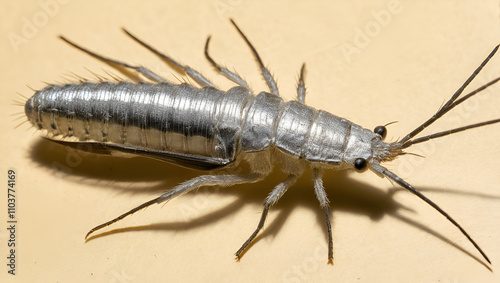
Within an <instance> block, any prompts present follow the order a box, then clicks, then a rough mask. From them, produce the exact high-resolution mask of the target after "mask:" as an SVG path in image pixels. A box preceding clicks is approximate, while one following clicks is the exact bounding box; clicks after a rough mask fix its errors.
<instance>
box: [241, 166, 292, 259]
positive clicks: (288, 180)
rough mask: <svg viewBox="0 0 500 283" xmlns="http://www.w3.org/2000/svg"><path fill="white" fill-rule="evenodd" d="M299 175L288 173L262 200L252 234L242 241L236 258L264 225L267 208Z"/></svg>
mask: <svg viewBox="0 0 500 283" xmlns="http://www.w3.org/2000/svg"><path fill="white" fill-rule="evenodd" d="M299 176H300V175H288V177H287V178H286V179H285V181H283V182H281V183H280V184H279V185H277V186H276V187H274V189H273V190H272V191H271V193H270V194H269V196H267V198H266V201H265V202H264V210H263V211H262V215H261V217H260V221H259V224H258V225H257V229H255V231H254V232H253V233H252V235H251V236H250V237H249V238H248V240H246V241H245V243H243V245H242V246H241V248H240V249H239V250H238V251H237V252H236V254H235V255H236V260H239V259H240V258H241V254H242V253H243V251H244V250H245V249H246V247H247V246H248V245H249V244H250V243H251V242H252V240H253V239H254V238H255V236H257V234H258V233H259V231H260V230H261V229H262V227H263V226H264V222H265V221H266V217H267V213H268V212H269V208H270V207H271V206H273V205H274V204H276V203H277V202H278V200H279V199H280V198H281V197H282V196H283V194H285V192H286V191H287V190H288V188H290V186H291V185H293V184H294V183H295V181H297V179H298V178H299Z"/></svg>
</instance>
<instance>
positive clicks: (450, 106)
mask: <svg viewBox="0 0 500 283" xmlns="http://www.w3.org/2000/svg"><path fill="white" fill-rule="evenodd" d="M499 47H500V44H499V45H497V46H495V48H493V50H492V51H491V52H490V54H489V55H488V57H486V59H484V61H483V62H482V63H481V65H479V67H477V69H476V70H475V71H474V72H473V73H472V74H471V75H470V77H469V78H468V79H467V80H466V81H465V82H464V83H463V84H462V86H461V87H460V88H459V89H458V90H457V91H456V92H455V93H454V94H453V96H452V97H451V98H450V99H449V100H448V101H447V102H446V103H445V104H444V105H443V107H441V108H440V109H439V110H438V111H437V112H436V114H434V115H433V116H432V117H431V118H429V119H428V120H427V121H425V122H424V123H423V124H422V125H420V126H418V127H417V128H416V129H415V130H413V131H411V132H410V133H409V134H408V135H406V136H405V137H404V138H403V139H401V140H400V141H399V143H402V144H404V143H405V142H407V141H408V140H410V139H411V138H413V137H414V136H416V135H417V134H418V133H420V132H421V131H423V130H424V129H425V128H427V127H428V126H429V125H431V124H432V123H434V122H435V121H436V120H437V119H439V118H440V117H441V116H443V115H444V114H446V113H447V112H448V111H450V110H451V109H453V108H454V107H455V106H457V105H458V104H460V103H461V102H463V101H465V100H466V99H468V98H470V97H472V96H473V95H475V94H476V93H479V92H480V91H482V90H484V89H485V88H487V87H489V86H490V85H492V84H494V83H496V82H498V81H499V80H500V78H497V79H495V80H493V81H491V82H489V83H487V84H486V85H484V86H482V87H480V88H478V89H477V90H475V91H473V92H471V93H469V94H468V95H467V96H465V97H463V98H462V99H460V100H457V98H458V97H459V96H460V94H462V92H463V91H464V89H465V88H466V87H467V86H468V85H469V84H470V82H471V81H472V80H473V79H474V78H475V77H476V76H477V75H478V74H479V72H481V70H482V69H483V67H484V66H485V65H486V64H487V63H488V62H489V61H490V59H491V58H492V57H493V55H495V53H496V52H497V50H498V48H499ZM455 100H457V101H455Z"/></svg>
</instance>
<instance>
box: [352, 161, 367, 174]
mask: <svg viewBox="0 0 500 283" xmlns="http://www.w3.org/2000/svg"><path fill="white" fill-rule="evenodd" d="M366 165H367V164H366V159H364V158H356V160H354V168H356V170H357V171H358V172H361V171H363V170H365V169H366Z"/></svg>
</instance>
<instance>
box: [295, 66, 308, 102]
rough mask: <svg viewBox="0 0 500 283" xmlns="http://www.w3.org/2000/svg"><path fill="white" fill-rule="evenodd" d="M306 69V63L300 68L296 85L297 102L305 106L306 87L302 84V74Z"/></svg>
mask: <svg viewBox="0 0 500 283" xmlns="http://www.w3.org/2000/svg"><path fill="white" fill-rule="evenodd" d="M305 69H306V63H304V64H302V67H301V68H300V75H299V82H298V83H297V100H298V101H299V102H302V104H305V102H306V86H305V83H304V72H305Z"/></svg>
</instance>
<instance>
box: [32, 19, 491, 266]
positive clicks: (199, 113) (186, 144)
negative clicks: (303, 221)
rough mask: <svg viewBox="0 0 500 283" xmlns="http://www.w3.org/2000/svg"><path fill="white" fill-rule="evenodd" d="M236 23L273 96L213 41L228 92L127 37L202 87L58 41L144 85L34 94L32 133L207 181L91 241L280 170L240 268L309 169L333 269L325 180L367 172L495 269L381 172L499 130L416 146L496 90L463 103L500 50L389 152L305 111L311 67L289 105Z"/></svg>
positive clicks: (323, 115) (174, 192)
mask: <svg viewBox="0 0 500 283" xmlns="http://www.w3.org/2000/svg"><path fill="white" fill-rule="evenodd" d="M231 23H232V24H233V26H234V27H235V28H236V30H237V31H238V33H239V34H240V35H241V37H242V38H243V39H244V41H245V42H246V44H247V45H248V47H249V48H250V49H251V52H252V53H253V56H254V57H255V58H256V60H257V62H258V65H259V67H260V70H261V73H262V76H263V77H264V80H265V82H266V83H267V86H268V88H269V92H267V91H262V92H260V93H258V94H256V95H255V94H254V93H253V91H252V90H251V89H250V87H249V86H248V84H247V82H245V80H243V79H242V78H241V77H240V76H239V75H238V74H236V73H235V72H232V71H230V70H228V69H227V68H225V67H222V66H221V65H219V64H218V63H217V62H215V61H214V60H213V59H212V57H211V56H210V55H209V52H208V50H209V43H210V37H208V38H207V41H206V44H205V56H206V58H207V59H208V61H209V62H210V63H211V64H212V65H213V66H214V67H215V68H216V69H217V71H218V72H219V73H220V74H222V75H224V76H225V77H227V78H228V79H230V80H231V81H233V82H234V83H236V84H237V86H235V87H232V88H230V89H229V90H227V91H223V90H219V89H217V88H216V87H215V86H214V85H213V84H212V83H211V82H210V81H209V80H208V79H206V78H205V77H204V76H203V75H202V74H201V73H199V72H197V71H195V70H194V69H192V68H190V67H189V66H187V65H183V64H180V63H178V62H177V61H176V60H174V59H172V58H171V57H169V56H167V55H165V54H163V53H160V52H159V51H158V50H156V49H155V48H153V47H151V46H150V45H148V44H147V43H145V42H144V41H142V40H140V39H139V38H138V37H136V36H134V35H133V34H131V33H130V32H128V31H127V30H125V29H123V30H124V32H125V33H126V34H127V35H128V36H130V37H131V38H132V39H133V40H135V41H136V42H138V43H139V44H141V45H142V46H144V47H145V48H147V49H149V50H150V51H152V52H153V53H155V54H156V55H158V56H160V57H161V58H163V59H165V60H167V61H168V62H170V63H172V64H174V65H176V66H177V67H179V68H180V69H182V70H183V71H184V72H185V73H186V74H187V75H188V76H189V77H190V78H191V79H193V80H194V81H195V82H196V83H197V84H198V85H199V87H196V86H194V85H191V84H187V83H180V84H175V83H172V82H169V81H167V80H166V79H164V78H162V77H161V76H159V75H157V74H155V73H154V72H152V71H151V70H149V69H146V68H144V67H139V66H132V65H129V64H126V63H124V62H121V61H117V60H114V59H110V58H107V57H104V56H101V55H98V54H97V53H94V52H92V51H90V50H88V49H85V48H83V47H80V46H79V45H77V44H75V43H73V42H71V41H70V40H68V39H66V38H65V37H62V36H61V39H62V40H64V41H66V42H67V43H69V44H70V45H72V46H74V47H76V48H78V49H80V50H81V51H83V52H85V53H87V54H89V55H91V56H93V57H96V58H98V59H100V60H102V61H104V62H107V63H112V64H115V65H118V66H120V67H124V68H128V69H132V70H135V71H137V72H138V73H139V74H142V75H143V76H145V77H146V78H147V79H148V81H145V80H144V81H141V82H139V83H132V82H128V81H125V80H119V79H118V80H116V81H103V80H101V81H98V82H91V81H87V80H84V79H82V80H81V81H80V82H79V83H68V84H64V85H49V86H48V87H46V88H44V89H42V90H39V91H36V93H35V94H34V95H33V97H31V98H30V99H29V100H28V101H27V102H26V104H25V112H26V116H27V117H28V120H29V121H30V122H31V124H32V125H33V126H35V127H36V128H38V129H41V130H46V131H47V133H48V137H47V138H48V139H49V140H51V141H54V142H56V143H59V144H63V145H65V146H70V147H75V148H78V147H79V146H81V145H84V146H85V148H87V150H88V151H90V152H93V153H98V154H107V155H117V154H121V155H123V154H125V155H134V156H143V157H148V158H153V159H157V160H162V161H166V162H170V163H173V164H177V165H180V166H184V167H188V168H193V169H199V170H208V171H210V172H209V173H207V174H206V175H201V176H198V177H195V178H193V179H190V180H187V181H185V182H183V183H181V184H180V185H178V186H176V187H174V188H172V189H170V190H168V191H167V192H165V193H164V194H162V195H160V196H159V197H157V198H154V199H152V200H150V201H148V202H145V203H143V204H141V205H139V206H137V207H135V208H133V209H131V210H130V211H128V212H126V213H123V214H122V215H120V216H118V217H116V218H115V219H112V220H110V221H107V222H105V223H103V224H101V225H99V226H96V227H95V228H92V229H91V230H90V231H89V232H88V234H87V235H86V239H87V238H88V237H89V236H90V235H91V234H92V233H94V232H96V231H97V230H100V229H102V228H105V227H107V226H109V225H111V224H113V223H115V222H117V221H120V220H121V219H123V218H125V217H127V216H129V215H131V214H133V213H135V212H137V211H139V210H141V209H143V208H146V207H148V206H150V205H152V204H159V203H163V202H167V201H169V200H171V199H173V198H175V197H178V196H180V195H183V194H185V193H187V192H190V191H192V190H194V189H197V188H199V187H202V186H232V185H236V184H242V183H255V182H258V181H260V180H262V179H263V178H264V177H265V176H266V175H267V174H269V173H270V172H271V170H272V168H273V166H274V164H275V163H281V167H282V171H283V172H284V173H286V174H287V177H286V179H285V180H283V181H282V182H281V183H279V184H278V185H276V186H275V187H274V188H273V189H272V191H271V192H270V194H269V195H268V196H267V198H266V199H265V201H264V208H263V211H262V215H261V218H260V221H259V223H258V225H257V228H256V229H255V231H254V232H253V233H252V234H251V235H250V237H249V238H248V239H247V240H246V241H245V242H244V243H243V245H242V246H241V248H240V249H239V250H238V251H237V252H236V254H235V255H236V259H237V260H239V259H240V257H241V256H242V253H243V252H244V251H245V250H246V249H247V247H248V245H249V244H250V242H252V240H253V239H254V238H255V237H256V235H257V234H258V233H259V231H260V230H261V229H262V228H263V226H264V223H265V220H266V217H267V215H268V211H269V209H270V208H271V207H272V206H273V205H274V204H276V203H277V202H278V200H279V199H280V198H281V197H282V196H283V194H285V193H286V191H287V190H288V189H289V188H290V186H292V185H293V184H294V183H295V182H296V180H297V179H298V178H299V177H300V176H301V175H302V174H303V172H304V171H305V170H306V169H310V170H312V173H313V174H312V178H313V183H314V192H315V195H316V197H317V199H318V201H319V204H320V207H321V208H322V209H323V211H324V215H325V221H326V226H327V233H328V262H329V263H332V262H333V240H332V231H331V224H330V211H329V200H328V197H327V194H326V191H325V188H324V186H323V181H322V174H323V171H324V170H329V169H330V170H343V169H351V170H352V169H353V170H355V171H357V172H365V171H366V170H368V169H369V170H371V171H372V172H374V173H375V174H377V175H378V176H380V177H386V178H388V179H390V180H392V181H394V182H395V183H397V184H398V185H400V186H401V187H403V188H404V189H406V190H408V191H410V192H411V193H413V194H415V195H416V196H417V197H419V198H420V199H421V200H423V201H424V202H426V203H427V204H429V205H430V206H432V207H433V208H434V209H435V210H437V211H438V212H439V213H440V214H442V215H443V216H445V217H446V218H447V219H448V220H449V221H450V222H451V223H452V224H453V225H455V226H456V227H457V228H458V229H459V230H460V231H461V232H462V234H463V235H464V236H465V237H467V239H468V240H469V241H470V242H471V243H472V245H474V247H475V248H476V249H477V250H478V252H479V253H481V255H482V256H483V257H484V259H485V260H486V261H487V262H488V263H491V262H490V260H489V259H488V257H487V256H486V254H485V253H484V252H483V251H482V250H481V248H480V247H479V246H478V244H476V242H475V241H474V240H473V239H472V238H471V236H469V234H468V233H467V232H466V231H465V230H464V229H463V228H462V227H461V226H460V225H459V224H458V223H457V222H456V221H455V220H454V219H453V218H452V217H451V216H450V215H448V214H447V213H446V212H445V211H444V210H442V209H441V208H440V207H439V206H438V205H437V204H435V203H434V202H432V201H431V200H430V199H428V198H427V197H426V196H424V195H423V194H422V193H421V192H419V191H418V190H417V189H415V188H414V187H413V186H412V185H410V184H409V183H407V182H406V181H404V180H403V179H402V178H400V177H398V176H397V175H396V174H394V173H393V172H391V171H389V170H388V169H387V168H385V167H383V166H382V163H383V162H388V161H392V160H394V159H395V158H396V157H398V156H400V155H404V154H407V153H406V152H405V151H404V150H405V149H406V148H408V147H410V146H412V145H414V144H418V143H422V142H426V141H429V140H431V139H435V138H440V137H443V136H447V135H450V134H454V133H458V132H461V131H465V130H469V129H472V128H477V127H482V126H486V125H490V124H494V123H498V122H500V119H495V120H490V121H486V122H482V123H476V124H471V125H468V126H464V127H459V128H455V129H451V130H447V131H443V132H438V133H435V134H431V135H427V136H423V137H420V138H416V136H417V135H418V134H419V133H420V132H421V131H422V130H424V129H425V128H426V127H427V126H429V125H431V124H432V123H433V122H435V121H436V120H438V119H439V118H441V117H442V116H443V115H445V114H446V113H447V112H449V111H450V110H452V109H453V108H454V107H456V106H457V105H459V104H461V103H462V102H464V101H466V100H467V99H469V98H471V97H472V96H474V95H476V94H477V93H479V92H481V91H483V90H484V89H486V88H488V87H489V86H491V85H493V84H495V83H496V82H498V81H499V80H500V78H497V79H495V80H493V81H491V82H489V83H487V84H485V85H483V86H481V87H479V88H478V89H476V90H474V91H472V92H470V93H468V94H466V95H464V96H462V97H461V98H459V97H460V96H461V94H462V92H464V89H465V88H466V87H467V85H468V84H469V83H470V82H471V81H472V80H473V79H474V78H475V77H476V75H477V74H478V73H479V72H480V71H481V69H482V68H483V67H484V66H485V65H486V64H487V62H488V61H489V60H490V59H491V58H492V57H493V55H494V54H495V52H496V51H497V50H498V47H499V46H496V47H495V48H494V49H493V51H492V52H491V53H490V54H489V55H488V56H487V58H486V59H485V60H484V61H483V62H482V63H481V65H480V66H479V67H478V68H477V69H476V70H475V71H474V72H473V73H472V75H471V76H470V77H469V78H468V79H467V81H466V82H465V83H464V84H463V85H462V86H461V87H460V88H459V89H458V90H457V91H456V92H455V93H454V94H453V96H452V97H451V98H450V99H449V100H448V101H447V102H446V103H445V104H444V105H443V106H442V107H441V108H440V109H439V110H438V111H437V112H436V113H435V114H434V115H433V116H432V117H431V118H429V119H427V120H426V121H425V122H424V123H422V124H421V125H420V126H418V127H417V128H415V129H414V130H413V131H411V132H410V133H409V134H407V135H406V136H404V137H403V138H402V139H400V140H398V141H395V142H384V139H385V137H386V135H387V129H386V127H385V126H377V127H376V128H375V129H374V130H373V131H371V130H368V129H365V128H362V127H361V126H359V125H356V124H354V123H352V122H350V121H348V120H346V119H343V118H341V117H337V116H335V115H333V114H330V113H328V112H326V111H322V110H316V109H314V108H312V107H309V106H307V105H305V103H304V101H305V93H306V91H305V83H304V73H305V64H303V65H302V68H301V70H300V75H299V79H298V86H297V100H294V101H287V102H285V101H284V100H283V99H282V98H281V97H280V95H279V91H278V87H277V84H276V81H275V79H274V78H273V76H272V75H271V73H270V72H269V70H268V69H267V68H266V67H264V64H263V62H262V60H261V58H260V56H259V54H258V53H257V51H256V49H255V48H254V46H253V45H252V44H251V43H250V41H249V40H248V38H247V37H246V36H245V35H244V33H243V32H242V31H241V30H240V28H239V27H238V26H237V25H236V23H235V22H234V21H233V20H231ZM71 139H72V140H71ZM242 161H243V162H247V163H248V164H249V166H250V169H251V172H250V173H248V174H221V173H220V171H217V169H220V168H233V167H236V166H238V165H239V164H240V163H241V162H242Z"/></svg>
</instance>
